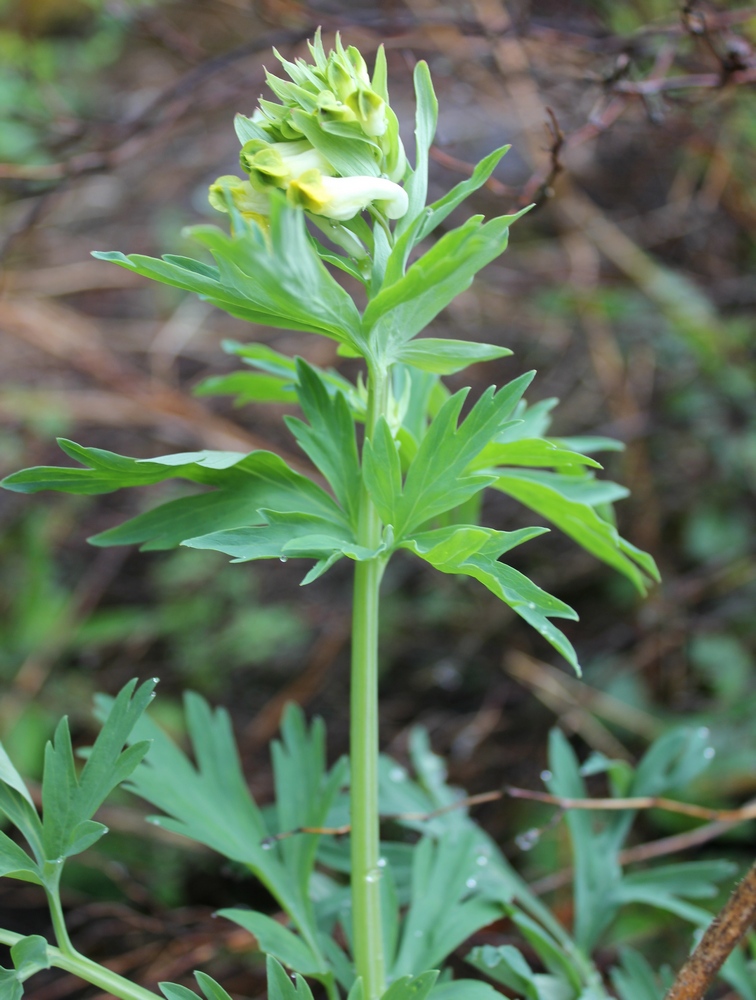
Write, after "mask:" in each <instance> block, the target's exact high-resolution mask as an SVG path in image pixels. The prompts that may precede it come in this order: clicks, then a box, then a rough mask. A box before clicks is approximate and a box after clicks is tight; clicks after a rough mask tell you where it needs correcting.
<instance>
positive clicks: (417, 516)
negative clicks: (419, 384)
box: [391, 372, 533, 538]
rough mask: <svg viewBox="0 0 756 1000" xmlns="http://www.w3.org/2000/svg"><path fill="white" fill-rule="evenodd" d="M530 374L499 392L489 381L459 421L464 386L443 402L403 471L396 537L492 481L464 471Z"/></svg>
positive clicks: (395, 518) (507, 412) (497, 425)
mask: <svg viewBox="0 0 756 1000" xmlns="http://www.w3.org/2000/svg"><path fill="white" fill-rule="evenodd" d="M532 377H533V373H532V372H531V373H528V374H526V375H522V376H520V378H518V379H515V380H514V381H513V382H510V383H509V384H508V385H506V386H504V387H503V388H502V389H500V390H499V391H498V393H497V392H496V391H495V389H494V387H493V386H492V387H491V388H489V389H487V390H486V391H485V392H484V393H483V395H482V396H481V397H480V399H478V401H477V402H476V403H475V405H474V406H473V408H472V409H471V410H470V413H469V414H468V415H467V417H466V418H465V419H464V420H463V421H462V423H461V424H460V425H459V426H457V420H458V417H459V413H460V410H461V409H462V405H463V403H464V401H465V398H466V396H467V392H468V390H467V389H462V390H460V392H457V393H455V394H454V395H453V396H452V397H451V398H450V399H448V400H447V402H446V403H444V405H443V406H442V407H441V409H440V411H439V413H438V415H437V416H436V418H435V419H434V420H433V422H432V423H431V425H430V427H429V428H428V431H427V433H426V435H425V436H424V438H423V440H422V442H421V444H420V447H419V449H418V452H417V455H416V456H415V458H414V460H413V462H412V464H411V465H410V467H409V470H408V472H407V477H406V480H405V483H404V493H403V495H402V497H401V499H400V500H399V501H398V502H397V504H396V510H395V516H394V517H393V518H392V519H391V523H392V524H393V525H394V529H395V530H396V533H397V537H399V538H401V537H402V536H403V535H405V534H407V533H409V532H411V531H414V530H415V529H416V528H417V527H419V526H420V525H421V524H424V523H425V522H426V521H429V520H431V519H432V518H434V517H436V516H437V515H438V514H441V513H443V512H444V511H447V510H451V508H453V507H456V506H458V505H459V504H460V503H462V502H463V501H464V500H466V499H468V498H469V497H470V496H472V495H474V494H475V493H477V492H478V491H479V490H481V489H483V488H484V487H485V486H488V485H489V484H490V483H491V482H492V481H493V480H492V477H491V476H487V475H481V474H478V473H475V474H472V475H463V473H464V471H465V470H466V468H467V466H469V465H470V463H471V462H472V461H473V460H474V459H475V457H476V456H477V455H478V453H479V452H480V451H481V450H482V449H483V448H484V447H485V446H486V445H487V444H488V442H489V441H490V440H491V438H492V437H493V436H494V434H495V433H496V432H497V430H498V429H499V427H500V426H501V425H502V424H503V423H504V422H505V421H506V419H507V417H508V416H509V414H510V413H511V411H512V409H513V407H514V406H515V405H516V403H517V401H518V399H519V398H520V396H521V395H522V393H523V392H524V391H525V388H526V387H527V385H528V384H529V383H530V381H531V379H532Z"/></svg>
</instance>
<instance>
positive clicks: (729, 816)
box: [505, 785, 756, 823]
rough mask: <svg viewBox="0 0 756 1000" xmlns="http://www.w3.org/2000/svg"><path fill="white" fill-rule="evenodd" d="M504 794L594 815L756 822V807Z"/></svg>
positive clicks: (520, 791)
mask: <svg viewBox="0 0 756 1000" xmlns="http://www.w3.org/2000/svg"><path fill="white" fill-rule="evenodd" d="M505 791H506V794H507V795H509V796H510V798H513V799H529V800H530V801H532V802H545V803H546V804H547V805H551V806H557V807H558V808H559V809H584V810H588V811H592V812H602V811H604V810H609V811H614V810H619V809H663V810H664V811H665V812H672V813H679V814H680V815H682V816H692V817H694V818H695V819H708V820H718V821H720V822H725V823H744V822H746V820H749V819H756V805H748V806H742V807H741V808H740V809H710V808H709V807H708V806H697V805H695V804H694V803H692V802H677V801H675V800H674V799H665V798H664V797H663V796H660V795H638V796H634V797H631V798H624V799H623V798H616V799H614V798H613V799H572V798H565V797H564V796H561V795H551V794H549V793H548V792H537V791H534V790H533V789H530V788H516V787H515V786H514V785H507V787H506V790H505Z"/></svg>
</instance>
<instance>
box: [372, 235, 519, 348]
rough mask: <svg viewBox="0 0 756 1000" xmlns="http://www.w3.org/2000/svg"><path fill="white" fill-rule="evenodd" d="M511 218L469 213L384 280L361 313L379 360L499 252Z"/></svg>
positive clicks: (428, 319) (418, 328)
mask: <svg viewBox="0 0 756 1000" xmlns="http://www.w3.org/2000/svg"><path fill="white" fill-rule="evenodd" d="M511 222H512V218H511V217H510V216H504V217H502V218H499V219H492V220H491V221H490V222H486V223H483V221H482V216H473V218H471V219H469V220H468V221H467V222H466V223H464V225H462V226H460V227H459V228H458V229H454V230H452V231H451V232H450V233H446V234H445V235H444V236H442V237H441V239H440V240H439V241H438V242H437V243H436V244H434V246H433V247H431V249H430V250H428V252H427V253H425V254H424V255H423V256H422V257H420V259H419V260H417V261H415V263H414V264H412V266H411V267H410V268H409V269H408V271H407V273H406V274H405V275H404V276H403V277H402V278H399V279H398V280H397V281H395V282H394V283H393V284H391V285H388V286H387V287H386V286H384V288H383V289H382V290H381V291H380V292H379V293H378V294H377V295H376V296H375V297H374V298H373V299H371V301H370V302H369V303H368V306H367V308H366V309H365V312H364V315H363V325H364V329H365V331H366V335H367V339H368V343H369V345H370V348H371V350H372V351H373V353H374V354H375V355H376V356H377V357H378V358H380V359H381V360H382V361H383V362H384V363H392V362H394V361H396V360H398V357H399V352H400V350H401V348H402V346H403V345H404V344H406V343H407V341H409V340H411V339H412V338H413V337H414V336H415V335H416V334H418V333H420V331H421V330H423V329H424V328H425V327H426V326H427V325H428V324H429V323H430V322H431V320H433V319H434V318H435V317H436V316H437V315H438V314H439V313H440V312H441V310H442V309H444V308H445V307H446V306H447V305H449V303H450V302H451V301H452V299H454V298H456V296H457V295H459V293H460V292H462V291H464V290H465V289H466V288H468V287H469V286H470V284H471V282H472V280H473V278H474V277H475V275H476V274H477V272H478V271H480V269H481V268H483V267H485V265H486V264H490V263H491V261H492V260H495V259H496V257H498V256H499V255H500V254H501V253H503V252H504V250H505V249H506V246H507V242H508V239H509V225H510V223H511Z"/></svg>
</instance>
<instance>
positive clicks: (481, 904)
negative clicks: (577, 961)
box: [391, 827, 503, 977]
mask: <svg viewBox="0 0 756 1000" xmlns="http://www.w3.org/2000/svg"><path fill="white" fill-rule="evenodd" d="M479 843H480V834H479V833H478V831H477V830H476V829H475V828H473V827H459V828H458V829H456V830H449V831H448V832H447V833H446V835H445V836H444V837H443V838H441V839H440V840H439V841H437V842H434V841H433V840H431V839H430V838H428V837H426V838H424V839H423V840H421V841H420V843H419V844H418V845H417V846H416V847H415V850H414V852H413V863H412V896H411V901H410V906H409V910H408V911H407V914H406V916H405V919H404V923H403V926H402V938H401V944H400V947H399V952H398V954H397V958H396V961H395V963H394V967H393V969H392V971H391V974H392V976H394V977H397V976H406V975H410V974H416V972H417V970H418V969H425V968H427V967H428V966H440V965H441V964H443V962H444V961H445V960H446V959H447V957H448V956H449V955H450V954H451V953H452V952H453V951H454V950H455V949H456V948H457V947H459V945H460V944H462V942H463V941H465V940H467V938H468V937H470V935H472V934H474V933H475V931H477V930H479V929H480V928H481V927H485V926H486V925H487V924H490V923H491V922H492V921H494V920H496V919H498V918H499V917H501V916H502V914H503V908H502V905H501V903H500V902H497V901H495V900H491V899H487V898H486V897H485V896H484V895H481V894H480V893H479V892H478V891H477V884H478V877H479V873H480V867H479V866H478V864H477V862H476V858H477V856H478V855H479V854H480V846H479Z"/></svg>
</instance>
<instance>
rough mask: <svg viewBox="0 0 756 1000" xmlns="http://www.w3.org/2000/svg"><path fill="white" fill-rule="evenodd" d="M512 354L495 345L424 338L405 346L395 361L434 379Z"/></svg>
mask: <svg viewBox="0 0 756 1000" xmlns="http://www.w3.org/2000/svg"><path fill="white" fill-rule="evenodd" d="M511 353H512V352H511V351H510V350H509V349H508V348H506V347H497V346H496V345H494V344H477V343H469V342H468V341H465V340H440V339H436V338H434V337H424V338H423V339H422V340H411V341H410V342H409V343H407V344H404V346H403V347H401V348H400V349H399V351H398V353H397V356H396V357H397V360H398V361H403V362H404V363H405V364H408V365H414V366H415V367H416V368H422V369H424V370H425V371H428V372H435V373H436V374H437V375H453V374H454V373H455V372H461V371H462V370H463V369H465V368H468V367H469V366H470V365H473V364H476V363H477V362H479V361H493V360H494V358H505V357H507V355H509V354H511Z"/></svg>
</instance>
